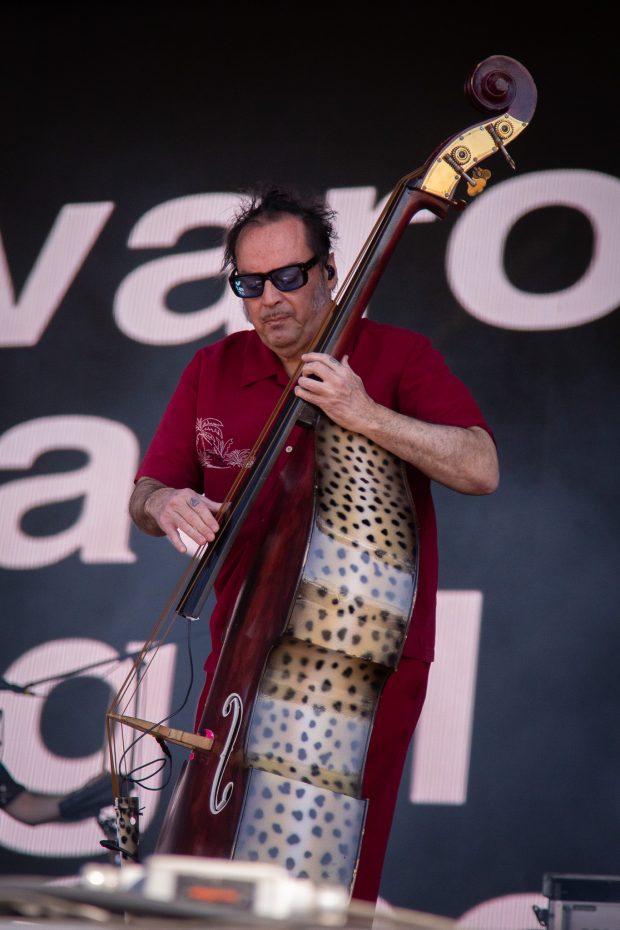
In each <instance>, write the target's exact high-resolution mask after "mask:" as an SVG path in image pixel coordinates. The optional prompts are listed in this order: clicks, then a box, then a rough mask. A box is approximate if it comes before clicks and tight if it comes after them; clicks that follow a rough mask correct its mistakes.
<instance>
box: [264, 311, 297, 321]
mask: <svg viewBox="0 0 620 930" xmlns="http://www.w3.org/2000/svg"><path fill="white" fill-rule="evenodd" d="M292 315H293V314H292V313H291V311H290V310H272V311H271V312H269V313H263V314H262V315H261V318H260V319H261V323H269V321H270V320H281V319H284V318H285V317H286V318H288V317H290V316H292Z"/></svg>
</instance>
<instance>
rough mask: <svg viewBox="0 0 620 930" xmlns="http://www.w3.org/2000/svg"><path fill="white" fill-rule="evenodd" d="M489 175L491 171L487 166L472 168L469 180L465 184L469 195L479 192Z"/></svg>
mask: <svg viewBox="0 0 620 930" xmlns="http://www.w3.org/2000/svg"><path fill="white" fill-rule="evenodd" d="M490 177H491V172H490V171H489V169H488V168H478V167H476V168H472V170H471V182H470V183H469V184H468V185H467V193H468V194H469V196H470V197H475V196H476V194H481V193H482V191H483V190H484V189H485V187H486V186H487V181H488V180H489V178H490Z"/></svg>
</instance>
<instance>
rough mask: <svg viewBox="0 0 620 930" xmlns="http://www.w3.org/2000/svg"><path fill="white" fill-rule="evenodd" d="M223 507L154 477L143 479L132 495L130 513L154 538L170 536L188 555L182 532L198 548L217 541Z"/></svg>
mask: <svg viewBox="0 0 620 930" xmlns="http://www.w3.org/2000/svg"><path fill="white" fill-rule="evenodd" d="M221 506H222V505H221V503H218V502H217V501H212V500H209V498H208V497H205V496H204V495H202V494H198V493H197V492H196V491H194V490H193V489H192V488H169V487H166V485H163V484H161V483H160V482H159V481H155V480H154V479H152V478H140V479H139V480H138V482H137V483H136V486H135V488H134V491H133V494H132V495H131V500H130V502H129V512H130V514H131V517H132V519H133V521H134V523H135V524H136V526H138V527H139V528H140V529H141V530H143V531H144V532H146V533H149V534H151V535H152V536H160V535H161V536H167V537H168V539H169V540H170V542H171V543H172V545H173V546H174V548H175V549H176V550H177V551H178V552H180V553H182V554H185V553H186V552H187V546H186V545H185V544H184V542H183V540H182V539H181V536H180V535H179V531H182V532H183V533H185V535H186V536H188V537H189V538H190V539H192V540H193V541H194V542H195V543H196V544H197V545H198V546H203V545H205V544H206V543H210V542H213V540H214V539H215V534H216V533H217V531H218V530H219V524H218V522H217V520H216V518H215V516H214V514H216V513H217V512H218V510H219V509H220V507H221Z"/></svg>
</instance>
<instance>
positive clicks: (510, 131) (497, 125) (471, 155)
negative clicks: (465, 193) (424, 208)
mask: <svg viewBox="0 0 620 930" xmlns="http://www.w3.org/2000/svg"><path fill="white" fill-rule="evenodd" d="M527 125H528V124H527V123H524V122H522V121H521V120H518V119H515V118H514V117H513V116H510V114H505V115H503V116H499V117H498V118H497V119H495V120H494V121H493V122H492V123H489V122H488V120H485V122H483V123H477V124H476V125H475V126H472V127H471V128H470V129H468V130H467V132H464V133H460V134H459V135H458V136H456V137H453V138H452V139H450V140H448V142H447V143H446V145H445V146H443V147H442V149H441V150H440V151H439V152H438V153H437V155H436V157H435V158H434V160H433V161H432V163H431V164H430V166H429V167H428V169H427V170H425V171H424V172H421V173H420V176H419V180H418V181H417V184H416V187H417V188H418V189H419V190H423V191H427V192H428V193H429V194H435V195H436V196H437V197H441V198H443V199H444V200H452V196H453V194H454V191H455V188H456V186H457V184H458V183H459V181H460V180H461V178H463V180H465V181H467V183H468V184H469V185H470V186H471V187H472V188H474V189H475V191H476V193H480V191H481V190H482V189H483V186H484V185H481V184H480V177H479V176H478V177H477V176H475V175H474V168H476V167H477V166H478V165H479V164H480V163H481V162H483V161H484V159H485V158H488V157H489V156H490V155H493V154H494V153H495V152H497V151H498V149H499V151H501V152H502V154H503V155H504V157H505V158H506V159H507V160H508V164H511V166H512V167H514V162H513V161H512V159H511V158H510V157H509V156H508V153H507V152H506V149H505V144H506V143H508V142H512V140H513V139H516V138H517V136H518V135H520V133H522V132H523V130H524V129H526V128H527ZM455 153H458V154H459V156H461V155H462V156H465V153H467V161H464V162H460V161H459V159H458V158H457V157H456V154H455ZM483 180H485V181H486V178H484V176H483ZM470 196H471V195H470Z"/></svg>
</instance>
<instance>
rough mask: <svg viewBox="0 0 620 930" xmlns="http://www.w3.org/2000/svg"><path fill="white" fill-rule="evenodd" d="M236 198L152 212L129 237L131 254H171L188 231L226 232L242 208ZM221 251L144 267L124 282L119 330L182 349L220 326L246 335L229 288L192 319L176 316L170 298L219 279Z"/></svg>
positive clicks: (200, 199)
mask: <svg viewBox="0 0 620 930" xmlns="http://www.w3.org/2000/svg"><path fill="white" fill-rule="evenodd" d="M238 202H239V201H238V197H236V196H234V195H233V194H195V195H193V196H191V197H179V198H177V199H176V200H169V201H167V202H166V203H162V204H159V206H157V207H153V209H152V210H149V211H148V213H145V215H144V216H143V217H142V218H141V219H140V220H139V221H138V222H137V223H136V225H135V226H134V228H133V230H132V232H131V235H130V237H129V241H128V245H129V247H130V248H132V249H155V248H159V249H161V248H167V247H170V246H173V245H176V243H177V241H178V240H179V238H180V237H181V236H182V235H183V234H184V233H186V232H188V231H189V230H190V229H198V228H202V227H208V226H216V227H218V226H219V227H222V229H223V228H225V227H226V226H227V225H228V223H229V220H230V217H231V214H232V211H233V210H234V209H235V208H236V207H237V205H238ZM221 261H222V248H221V246H218V247H217V248H213V249H202V250H200V251H196V252H185V253H183V254H180V255H166V256H164V257H163V258H156V259H153V260H152V261H149V262H145V263H144V264H143V265H140V266H139V267H138V268H136V269H135V270H134V271H132V272H130V274H128V275H127V277H126V278H125V279H124V280H123V281H122V282H121V285H120V287H119V289H118V291H117V294H116V299H115V301H114V317H115V319H116V322H117V325H118V327H119V329H120V330H121V331H122V332H123V333H124V334H125V335H126V336H129V338H130V339H135V340H136V342H142V343H146V344H147V345H180V344H181V343H184V342H193V341H194V340H195V339H201V338H202V337H204V336H207V335H209V334H211V333H215V332H217V330H218V329H221V327H222V326H224V327H225V328H226V331H227V332H229V333H230V332H235V331H236V330H240V329H247V328H248V323H247V321H246V319H245V316H244V314H243V308H242V306H241V301H240V300H239V298H237V297H235V295H234V294H233V292H232V291H231V290H230V288H229V287H228V283H226V285H225V287H224V293H223V295H222V297H220V299H219V300H217V301H216V302H215V303H214V304H212V305H211V306H209V307H206V308H204V309H202V310H195V311H194V312H193V313H175V312H174V311H172V310H169V309H168V307H167V306H166V296H167V295H168V293H169V292H170V291H171V290H172V288H174V287H177V286H178V285H180V284H185V283H187V282H189V281H200V280H202V279H204V278H212V277H217V276H218V275H219V273H220V265H221Z"/></svg>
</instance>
